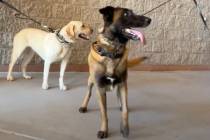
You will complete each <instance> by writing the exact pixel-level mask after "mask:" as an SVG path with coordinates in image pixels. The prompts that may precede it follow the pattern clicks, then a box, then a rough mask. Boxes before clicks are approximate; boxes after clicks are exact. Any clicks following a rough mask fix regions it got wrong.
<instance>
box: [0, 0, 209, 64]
mask: <svg viewBox="0 0 210 140" xmlns="http://www.w3.org/2000/svg"><path fill="white" fill-rule="evenodd" d="M7 1H9V2H10V3H12V4H13V5H14V6H16V7H17V8H19V9H20V10H22V11H24V12H25V13H27V14H28V15H30V16H31V17H33V18H35V19H37V20H39V21H42V22H43V23H46V24H47V25H49V26H52V27H55V28H60V27H62V26H63V25H65V24H66V23H68V22H69V21H70V20H82V21H84V22H87V23H89V24H90V25H92V27H94V29H95V33H94V37H95V35H96V34H97V29H98V27H99V26H101V25H102V23H103V21H102V17H101V15H100V14H99V12H98V9H99V8H101V7H104V6H106V5H112V6H121V7H127V8H131V9H133V10H134V11H135V12H136V13H138V14H141V13H143V12H145V11H147V10H149V9H151V8H153V7H155V6H156V5H158V4H160V3H161V2H163V1H164V0H7ZM199 3H200V5H201V7H202V9H203V13H204V15H205V16H207V17H208V24H209V26H210V2H209V0H199ZM147 16H149V17H151V18H152V20H153V21H152V24H151V26H150V27H148V28H146V29H143V30H144V32H145V35H146V38H147V45H146V46H140V45H139V44H138V43H137V42H130V43H129V46H130V48H131V51H130V57H136V56H145V55H147V56H150V57H151V58H150V59H149V60H147V61H146V62H145V64H152V65H153V64H154V65H155V64H162V65H165V64H166V65H167V64H175V65H180V64H181V65H207V64H210V35H208V33H207V31H205V30H204V28H203V27H204V26H203V23H202V22H201V19H200V17H199V14H198V13H197V10H196V8H195V6H194V3H193V1H192V0H174V1H172V2H171V3H170V4H167V5H166V6H163V7H161V8H160V9H158V10H156V11H154V12H153V13H150V14H148V15H147ZM26 27H37V28H40V27H39V26H37V25H35V24H34V23H32V22H30V21H26V20H20V19H16V18H15V17H14V12H13V11H11V10H9V9H8V8H5V6H3V5H2V4H0V65H2V64H8V63H9V61H10V55H11V49H12V39H13V37H14V35H15V33H17V32H18V31H19V30H21V29H23V28H26ZM209 34H210V33H209ZM94 37H93V39H92V40H94ZM89 44H90V42H85V41H84V42H80V43H78V44H77V45H75V49H74V52H73V54H72V57H71V60H70V63H72V64H86V63H87V55H88V52H89ZM49 47H50V46H49ZM39 63H42V61H41V60H40V58H39V57H37V56H36V57H35V59H34V60H33V62H32V64H39Z"/></svg>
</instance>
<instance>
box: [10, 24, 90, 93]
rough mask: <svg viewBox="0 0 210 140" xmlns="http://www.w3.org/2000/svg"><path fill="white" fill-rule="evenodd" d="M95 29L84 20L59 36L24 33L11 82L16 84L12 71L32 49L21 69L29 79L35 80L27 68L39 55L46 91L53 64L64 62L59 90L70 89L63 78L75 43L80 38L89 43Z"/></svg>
mask: <svg viewBox="0 0 210 140" xmlns="http://www.w3.org/2000/svg"><path fill="white" fill-rule="evenodd" d="M92 32H93V30H92V29H91V27H89V26H87V25H86V24H84V23H82V22H81V21H71V22H70V23H68V24H67V25H66V26H64V27H63V28H62V29H61V30H59V31H56V32H55V33H49V32H45V31H43V30H39V29H33V28H27V29H23V30H21V31H20V32H19V33H17V34H16V35H15V37H14V41H13V52H12V56H11V63H10V65H9V71H8V75H7V80H9V81H13V80H14V78H13V76H12V69H13V66H14V64H15V62H16V61H17V59H18V57H19V56H20V55H21V54H22V53H23V52H24V50H25V49H26V48H31V49H30V51H29V52H28V53H27V54H25V55H24V57H23V62H22V65H21V69H22V72H23V77H24V78H25V79H31V76H29V75H27V74H26V68H27V65H28V63H29V62H30V61H31V59H32V57H33V56H34V53H35V52H36V53H37V54H38V55H39V56H40V57H41V58H42V59H43V60H44V74H43V83H42V88H43V89H48V88H49V86H48V74H49V69H50V65H51V64H52V63H53V62H57V61H61V66H60V78H59V87H60V90H66V89H67V87H66V86H65V85H64V82H63V76H64V72H65V69H66V65H67V63H68V61H69V57H70V55H71V50H72V49H71V47H72V44H73V43H75V42H76V41H77V40H78V39H79V38H81V39H84V40H89V38H90V35H91V34H92Z"/></svg>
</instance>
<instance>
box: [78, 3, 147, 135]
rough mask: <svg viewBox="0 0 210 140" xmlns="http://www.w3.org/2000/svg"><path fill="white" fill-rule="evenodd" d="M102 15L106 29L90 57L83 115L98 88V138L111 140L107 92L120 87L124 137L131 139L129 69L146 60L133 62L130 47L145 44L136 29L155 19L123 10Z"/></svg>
mask: <svg viewBox="0 0 210 140" xmlns="http://www.w3.org/2000/svg"><path fill="white" fill-rule="evenodd" d="M99 12H100V13H101V14H102V15H103V19H104V27H103V31H102V32H101V34H99V35H98V38H97V41H96V42H94V43H93V44H92V46H91V51H90V53H89V56H88V64H89V73H90V76H89V79H88V92H87V94H86V96H85V98H84V101H83V104H82V106H81V107H80V109H79V111H80V112H81V113H85V112H86V111H87V105H88V102H89V99H90V96H91V90H92V87H93V85H94V86H95V87H96V93H97V96H98V102H99V107H100V111H101V127H100V131H98V134H97V136H98V138H107V137H108V118H107V107H106V92H107V91H109V90H111V89H113V88H114V87H116V88H117V97H118V98H119V101H120V105H121V111H122V120H121V127H120V129H121V133H122V135H123V136H124V137H128V135H129V124H128V101H127V94H128V93H127V68H128V67H129V66H130V65H133V64H136V63H138V62H140V61H143V60H144V58H140V59H138V60H133V61H130V62H129V61H128V50H127V48H126V44H127V42H128V41H129V40H130V39H132V40H142V42H143V34H141V33H140V32H139V33H138V31H136V30H134V29H133V28H135V27H147V26H148V25H149V24H150V22H151V19H150V18H148V17H145V16H141V15H136V14H134V13H133V11H132V10H129V9H126V8H120V7H116V8H115V7H111V6H107V7H105V8H102V9H100V10H99ZM138 34H140V35H138Z"/></svg>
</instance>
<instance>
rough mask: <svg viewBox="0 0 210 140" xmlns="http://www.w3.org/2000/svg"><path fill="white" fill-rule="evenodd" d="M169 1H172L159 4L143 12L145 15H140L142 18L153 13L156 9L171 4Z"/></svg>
mask: <svg viewBox="0 0 210 140" xmlns="http://www.w3.org/2000/svg"><path fill="white" fill-rule="evenodd" d="M171 1H172V0H167V1H165V2H163V3H161V4H160V5H158V6H156V7H154V8H152V9H151V10H149V11H147V12H145V13H144V14H142V15H143V16H144V15H147V14H149V13H151V12H153V11H154V10H156V9H158V8H160V7H162V6H164V5H166V4H167V3H169V2H171Z"/></svg>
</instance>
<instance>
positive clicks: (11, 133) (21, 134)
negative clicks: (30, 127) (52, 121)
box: [0, 128, 45, 140]
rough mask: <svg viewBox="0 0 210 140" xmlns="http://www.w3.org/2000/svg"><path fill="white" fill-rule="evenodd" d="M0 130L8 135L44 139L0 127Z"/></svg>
mask: <svg viewBox="0 0 210 140" xmlns="http://www.w3.org/2000/svg"><path fill="white" fill-rule="evenodd" d="M0 132H2V133H5V134H10V135H15V136H20V137H24V138H28V139H31V140H45V139H42V138H38V137H34V136H30V135H27V134H23V133H18V132H14V131H10V130H5V129H2V128H0Z"/></svg>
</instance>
